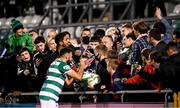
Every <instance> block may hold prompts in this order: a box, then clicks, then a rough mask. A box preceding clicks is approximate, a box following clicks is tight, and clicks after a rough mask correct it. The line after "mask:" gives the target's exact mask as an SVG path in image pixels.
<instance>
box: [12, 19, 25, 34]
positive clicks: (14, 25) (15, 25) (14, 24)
mask: <svg viewBox="0 0 180 108" xmlns="http://www.w3.org/2000/svg"><path fill="white" fill-rule="evenodd" d="M11 27H12V29H13V32H14V33H15V32H16V31H17V30H18V29H20V28H24V27H23V24H22V23H21V22H20V21H19V20H16V19H12V20H11Z"/></svg>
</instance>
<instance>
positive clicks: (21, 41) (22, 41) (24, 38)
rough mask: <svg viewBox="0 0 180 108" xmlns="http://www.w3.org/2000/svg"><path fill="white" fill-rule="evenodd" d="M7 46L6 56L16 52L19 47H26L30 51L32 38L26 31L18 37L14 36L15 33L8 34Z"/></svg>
mask: <svg viewBox="0 0 180 108" xmlns="http://www.w3.org/2000/svg"><path fill="white" fill-rule="evenodd" d="M7 46H8V47H7V55H8V56H12V55H14V54H17V53H18V51H19V50H20V48H27V49H29V51H31V52H32V50H33V42H32V38H31V36H29V34H27V33H24V34H23V35H21V36H20V37H18V38H16V36H15V34H11V35H9V36H8V40H7Z"/></svg>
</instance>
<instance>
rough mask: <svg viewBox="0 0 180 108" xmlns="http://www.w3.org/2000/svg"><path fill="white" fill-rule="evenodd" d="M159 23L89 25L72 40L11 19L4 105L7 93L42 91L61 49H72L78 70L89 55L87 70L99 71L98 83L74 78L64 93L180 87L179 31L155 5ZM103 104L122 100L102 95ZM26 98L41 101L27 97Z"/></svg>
mask: <svg viewBox="0 0 180 108" xmlns="http://www.w3.org/2000/svg"><path fill="white" fill-rule="evenodd" d="M155 16H156V18H157V22H155V23H154V25H153V27H150V26H149V25H148V24H147V23H146V22H144V21H142V20H141V21H137V22H134V23H133V24H130V23H125V24H123V25H122V26H121V27H120V29H118V27H109V28H108V29H107V30H106V31H105V30H103V29H97V30H96V31H95V32H94V33H92V32H91V31H90V29H88V28H84V29H83V30H82V32H81V36H80V38H72V36H71V34H70V33H69V31H64V32H60V33H58V32H57V31H56V30H55V29H48V30H47V32H46V33H44V35H43V36H40V35H39V34H38V32H36V31H35V30H32V31H29V32H27V31H25V30H24V27H23V25H22V23H21V22H20V21H18V20H16V19H14V20H12V23H11V26H12V29H13V34H11V35H9V36H8V39H7V42H6V45H5V48H4V51H3V53H2V54H1V61H0V69H1V75H0V86H1V88H3V89H2V94H1V97H0V102H1V103H2V102H3V101H4V99H5V96H7V94H8V93H12V95H13V96H19V95H20V94H21V93H22V92H39V91H40V89H41V87H42V84H43V82H44V81H45V79H46V74H47V70H48V67H49V66H50V64H51V63H52V62H53V61H54V60H55V59H56V58H58V57H59V53H60V52H61V49H63V48H65V47H69V48H71V49H72V50H73V61H69V65H70V67H71V68H72V69H73V70H75V71H77V70H78V64H79V60H80V59H81V58H84V59H86V62H87V64H86V65H87V66H86V67H87V68H86V69H85V72H86V74H89V73H92V72H93V73H95V74H97V75H98V76H99V77H100V80H99V83H97V84H93V83H88V84H87V83H84V82H83V81H82V82H81V81H80V82H79V81H73V84H71V85H70V87H66V86H64V88H63V90H64V91H88V90H97V91H101V92H109V91H113V92H116V91H120V90H140V89H141V90H146V89H148V90H149V89H150V90H152V89H155V90H162V89H165V88H170V89H172V90H173V91H174V92H178V91H179V90H180V86H179V85H178V84H179V83H180V80H178V78H180V72H179V70H180V69H179V68H180V53H179V50H180V36H179V35H180V33H179V32H178V31H176V32H174V34H173V31H174V30H173V29H172V27H171V26H170V24H169V23H168V21H167V20H166V19H164V18H163V17H162V16H161V11H160V9H159V8H157V9H156V12H155ZM61 99H62V100H61V101H68V102H74V101H78V100H77V98H76V97H75V98H72V97H71V98H67V97H64V96H62V97H61ZM97 99H98V101H99V102H107V101H117V100H119V99H120V98H119V97H118V96H116V95H113V96H109V95H101V96H98V98H97ZM21 101H23V102H29V103H30V102H37V101H38V99H36V98H34V97H33V98H32V97H31V98H30V97H24V98H23V99H22V100H21Z"/></svg>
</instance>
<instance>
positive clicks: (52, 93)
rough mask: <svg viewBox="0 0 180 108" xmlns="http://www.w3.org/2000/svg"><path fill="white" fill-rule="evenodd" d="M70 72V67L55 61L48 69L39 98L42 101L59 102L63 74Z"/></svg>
mask: <svg viewBox="0 0 180 108" xmlns="http://www.w3.org/2000/svg"><path fill="white" fill-rule="evenodd" d="M70 70H71V68H70V66H69V65H68V64H67V63H65V62H63V61H60V60H58V59H57V60H55V61H54V62H53V63H52V64H51V65H50V67H49V69H48V73H47V78H46V81H45V82H44V84H43V86H42V88H41V91H40V93H39V98H40V99H42V100H50V99H52V100H55V101H58V100H59V95H60V94H61V91H62V88H63V86H64V80H65V78H66V77H65V74H66V73H67V72H69V71H70Z"/></svg>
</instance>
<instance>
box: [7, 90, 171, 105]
mask: <svg viewBox="0 0 180 108" xmlns="http://www.w3.org/2000/svg"><path fill="white" fill-rule="evenodd" d="M142 93H143V94H164V106H165V107H168V94H169V93H172V90H170V89H165V90H161V91H158V90H123V91H117V92H112V91H110V92H106V93H104V92H100V91H79V92H62V93H61V95H80V97H79V99H80V102H81V103H82V102H83V97H82V96H84V95H94V103H97V97H96V95H105V94H106V95H112V94H117V95H120V96H121V103H125V101H124V98H125V94H142ZM38 95H39V93H38V92H24V93H21V94H20V96H38ZM5 100H6V102H7V103H13V96H12V93H9V94H8V95H7V96H6V98H5Z"/></svg>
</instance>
